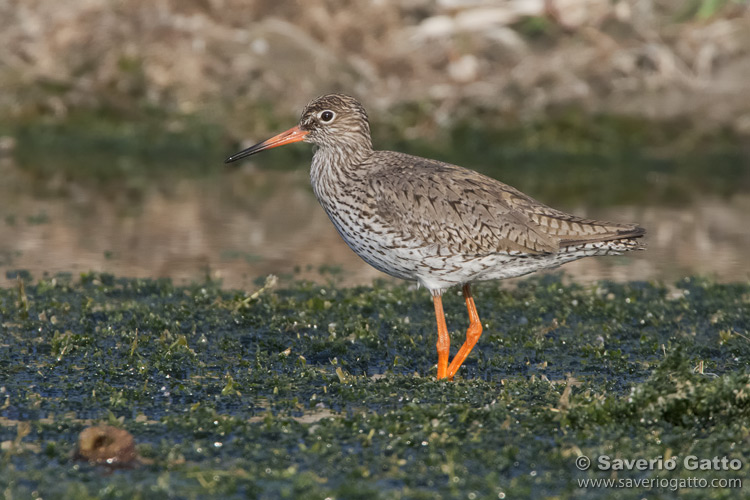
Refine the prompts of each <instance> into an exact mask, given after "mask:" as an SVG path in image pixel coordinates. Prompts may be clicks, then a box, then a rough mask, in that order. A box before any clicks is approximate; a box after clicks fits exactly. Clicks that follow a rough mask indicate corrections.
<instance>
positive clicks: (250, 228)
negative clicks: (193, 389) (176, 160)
mask: <svg viewBox="0 0 750 500" xmlns="http://www.w3.org/2000/svg"><path fill="white" fill-rule="evenodd" d="M0 175H1V176H2V178H3V179H4V180H3V182H2V184H1V185H0V271H2V276H0V282H1V284H2V285H3V286H9V285H11V284H12V281H11V280H9V279H8V278H7V277H6V276H5V272H6V271H8V270H10V269H27V270H29V271H31V273H32V275H33V276H34V277H35V278H39V277H41V276H42V275H43V273H44V272H47V273H49V274H55V273H57V272H70V273H73V274H74V276H75V275H76V274H78V273H80V272H85V271H89V270H94V271H105V272H109V273H113V274H116V275H118V276H131V277H170V278H172V279H173V280H174V281H175V282H176V283H184V282H190V281H202V280H205V279H206V277H209V276H210V277H211V278H212V279H220V280H222V281H223V284H224V286H226V287H229V288H245V289H248V288H254V287H255V285H254V284H253V281H254V280H255V279H256V278H258V277H262V276H265V275H267V274H269V273H274V274H277V275H280V276H281V278H282V280H284V279H287V280H288V279H299V278H305V279H313V280H318V281H325V280H328V279H331V278H332V277H333V278H335V279H337V280H339V282H341V283H342V284H345V285H354V284H366V283H370V282H371V281H372V280H373V279H374V278H379V277H383V276H384V275H382V274H381V273H379V272H378V271H376V270H374V269H372V268H371V267H369V266H368V265H367V264H365V263H364V262H362V261H361V260H360V259H359V258H358V257H357V256H356V255H354V254H353V253H352V252H351V251H350V250H349V249H348V248H347V247H346V245H345V244H344V243H343V242H342V241H341V239H340V238H339V236H338V234H337V233H336V231H335V230H334V228H333V226H332V225H331V223H330V222H329V221H328V219H327V217H326V215H325V214H324V212H323V210H322V209H321V208H320V207H319V206H318V204H317V201H316V200H315V198H314V196H313V195H312V191H311V189H310V187H309V181H308V178H307V172H306V171H303V170H297V171H285V172H275V171H266V170H257V169H253V168H252V167H248V166H246V167H244V168H243V169H240V170H224V171H222V170H218V169H217V171H216V173H215V174H214V175H208V176H205V177H201V178H187V179H180V180H177V181H175V182H155V183H154V185H153V186H148V187H146V188H142V189H140V190H138V191H137V194H136V195H133V193H132V192H131V191H130V190H129V189H126V188H119V187H115V188H109V189H107V190H106V191H104V192H102V191H101V190H100V189H99V188H97V187H90V186H89V187H87V186H85V185H79V184H76V183H72V182H69V181H65V180H63V179H56V178H54V176H53V177H52V178H49V179H35V178H33V177H32V176H31V175H30V174H29V173H28V172H26V171H24V170H22V169H20V168H19V167H17V166H16V165H15V164H14V163H12V162H11V161H10V160H9V159H6V160H4V161H3V162H2V163H0ZM561 208H567V209H570V210H572V211H574V212H575V213H577V214H579V215H583V216H590V217H596V218H601V219H609V220H620V221H626V222H638V223H640V224H642V225H643V226H645V227H646V228H647V229H648V231H649V234H648V239H647V244H648V249H647V250H646V251H645V252H637V253H634V254H631V255H628V256H625V257H618V258H606V257H603V258H594V259H586V260H584V261H578V262H574V263H571V264H568V265H566V266H564V270H565V271H566V272H567V273H568V274H569V275H571V276H572V277H573V278H574V279H576V280H579V281H584V282H587V281H594V280H597V279H603V278H606V279H613V280H633V279H658V280H665V281H673V280H675V279H678V278H679V277H682V276H684V275H687V274H696V273H697V274H703V275H709V276H713V277H715V278H716V279H718V280H721V281H735V280H745V279H748V278H749V277H750V274H749V272H748V270H749V269H750V253H749V252H747V251H746V249H747V248H749V247H750V224H748V223H747V214H748V213H750V195H748V194H744V195H735V196H733V197H732V198H731V199H727V200H723V199H716V198H711V199H702V200H698V201H696V202H695V203H693V204H692V205H689V206H683V207H678V208H673V207H672V208H670V207H660V206H625V207H609V208H597V209H595V210H590V209H589V210H587V209H586V208H585V207H561ZM321 269H322V270H324V271H326V270H327V271H329V272H324V273H323V274H321ZM332 270H333V271H334V274H330V271H332ZM337 270H338V272H336V271H337Z"/></svg>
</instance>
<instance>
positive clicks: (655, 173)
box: [0, 0, 750, 278]
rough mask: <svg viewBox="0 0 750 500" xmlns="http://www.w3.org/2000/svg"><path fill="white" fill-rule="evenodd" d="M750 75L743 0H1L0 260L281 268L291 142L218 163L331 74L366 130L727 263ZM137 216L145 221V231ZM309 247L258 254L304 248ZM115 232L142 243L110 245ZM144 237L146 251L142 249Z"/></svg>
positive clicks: (321, 89)
mask: <svg viewBox="0 0 750 500" xmlns="http://www.w3.org/2000/svg"><path fill="white" fill-rule="evenodd" d="M748 82H750V7H749V6H748V3H747V2H746V1H742V0H688V1H682V0H617V1H613V0H506V1H501V2H497V1H488V0H441V1H437V2H432V1H425V0H406V1H398V2H397V1H393V0H377V1H370V2H346V1H344V2H342V1H334V0H315V1H305V2H303V1H296V2H277V1H275V0H258V1H241V0H159V1H143V0H123V1H118V2H111V1H109V0H76V1H69V2H64V3H61V2H54V1H51V0H25V1H24V2H3V3H0V136H1V137H0V159H1V160H2V162H1V163H0V173H3V174H5V178H6V182H5V183H4V184H5V187H4V188H3V190H4V193H2V195H3V196H0V198H2V199H3V200H4V202H2V204H0V210H2V212H3V218H4V219H5V226H4V227H2V224H1V223H0V237H2V238H3V239H4V241H5V242H6V243H4V246H0V267H6V268H7V267H13V266H17V265H22V266H30V267H32V268H35V267H42V268H44V267H45V266H46V267H48V268H49V267H51V268H54V269H62V268H65V267H66V264H67V267H73V268H77V266H80V267H81V268H82V269H83V270H88V267H93V268H96V269H102V270H110V269H108V268H110V267H112V266H114V270H116V271H122V272H125V273H126V274H129V275H132V274H135V275H144V274H146V275H148V274H160V275H163V274H165V273H166V274H171V272H170V269H171V265H168V264H167V261H175V260H179V259H178V257H179V256H184V255H192V256H193V257H190V258H189V259H188V260H190V262H191V264H189V265H188V266H189V267H190V268H191V269H193V271H191V272H190V273H188V275H189V276H190V277H193V278H194V277H196V276H198V275H200V273H198V274H196V271H195V270H194V268H195V267H196V266H203V267H205V269H206V272H207V273H208V274H209V275H210V274H212V273H213V272H215V271H216V269H217V265H218V266H219V267H221V266H220V265H219V264H217V263H216V261H217V260H218V261H226V260H237V259H238V258H240V257H241V258H240V260H243V261H245V262H244V264H245V265H247V264H248V263H250V264H252V265H255V264H257V265H259V266H260V267H258V268H257V269H256V271H257V272H261V271H262V270H266V269H272V270H278V269H277V268H276V267H275V265H274V264H272V263H269V261H268V259H269V254H266V253H264V252H265V251H264V250H262V248H271V247H273V248H274V249H275V250H273V252H271V253H272V254H273V255H278V254H279V252H280V250H279V249H280V248H281V249H290V248H292V247H294V246H299V245H300V244H302V245H303V246H306V247H309V246H310V245H311V244H313V243H316V244H319V245H321V246H322V247H323V248H326V249H327V248H329V244H328V243H322V242H317V241H316V242H310V241H309V239H302V240H295V239H284V236H283V234H289V233H294V232H295V231H297V232H299V231H301V230H302V229H301V228H300V227H299V226H298V225H295V223H296V224H302V225H303V226H304V227H311V226H312V227H316V228H317V227H318V226H317V225H316V224H317V222H316V223H311V221H310V220H309V219H308V218H306V217H307V215H306V213H307V212H309V210H307V209H308V208H311V207H312V206H313V205H314V200H312V198H311V195H310V193H309V188H307V187H306V185H305V182H304V174H303V175H298V174H299V173H300V172H304V169H305V168H306V166H307V164H308V161H309V157H310V151H309V148H305V147H304V146H300V147H293V148H285V150H280V151H274V152H273V153H269V154H268V155H265V156H264V157H263V158H262V160H261V159H254V160H253V163H251V164H246V167H245V168H244V169H243V170H241V171H239V172H238V171H227V170H222V168H221V166H220V164H221V160H222V159H223V158H224V157H226V156H227V155H228V154H230V153H232V152H234V151H235V150H236V149H237V148H238V147H241V146H244V145H247V144H249V143H252V142H255V141H257V140H261V139H264V138H266V136H267V135H268V134H271V133H276V132H278V131H280V130H284V129H286V128H288V127H289V126H291V125H292V124H293V123H294V122H295V121H296V119H297V117H298V115H299V112H300V111H301V109H302V107H303V106H304V105H305V104H306V103H307V102H308V101H309V100H310V99H312V98H314V97H316V96H317V95H320V94H323V93H327V92H331V91H342V92H346V93H349V94H352V95H355V96H357V97H358V98H360V100H362V101H363V103H364V104H365V106H366V108H367V109H368V111H369V112H370V115H371V120H372V122H373V133H374V136H375V142H376V146H378V147H381V148H384V149H398V150H402V151H406V152H410V153H415V154H422V155H425V156H432V157H436V158H439V159H442V160H446V161H451V162H454V163H459V164H461V165H465V166H467V167H471V168H476V169H478V170H481V171H483V172H485V173H488V174H489V175H492V176H494V177H497V178H499V179H501V180H503V181H505V182H507V183H509V184H512V185H515V186H516V187H518V188H520V189H522V190H525V191H528V192H529V193H530V194H532V195H533V196H535V197H538V198H540V199H542V200H543V201H544V202H546V203H549V204H557V205H560V206H562V208H567V209H571V210H577V212H579V213H586V212H588V213H589V214H590V215H595V216H608V217H610V218H619V219H622V218H634V217H635V218H637V219H639V220H640V221H641V222H642V223H644V224H646V225H647V226H649V229H650V233H651V235H652V236H653V235H658V234H662V235H664V234H668V236H662V239H661V240H658V241H652V242H651V248H652V249H655V250H656V252H655V253H656V254H658V253H659V251H660V250H659V249H663V250H664V254H665V256H666V255H669V254H670V253H672V254H673V253H674V249H675V247H677V246H678V245H679V246H681V247H683V246H684V247H685V248H690V247H692V248H699V250H695V251H691V254H692V253H694V254H695V255H693V256H692V257H690V258H687V257H686V258H685V260H686V261H687V260H691V261H695V260H696V259H700V258H704V257H705V256H706V255H708V256H709V258H711V256H713V257H716V256H717V255H725V254H726V255H725V258H723V260H722V259H719V260H721V261H722V262H727V261H729V262H732V264H731V266H729V267H728V269H732V270H731V271H727V270H726V269H725V270H719V271H717V270H716V269H714V268H712V267H710V266H709V267H701V266H697V267H695V266H693V269H696V270H697V271H698V272H708V273H715V272H718V273H719V275H723V273H729V274H730V275H733V274H734V272H735V271H734V269H735V268H736V266H737V265H738V264H743V265H744V264H745V263H746V261H745V260H743V259H744V257H742V256H741V255H744V252H741V251H740V249H741V248H742V247H743V246H744V247H745V248H746V247H747V245H748V244H750V231H747V230H743V229H741V228H738V224H739V225H742V222H738V221H741V220H742V217H743V215H742V214H744V213H746V212H745V211H746V210H747V209H748V206H750V203H749V202H748V201H747V200H748V197H747V196H746V195H747V193H748V192H750V167H749V166H748V165H749V163H748V154H749V153H750V149H749V148H748V144H750V142H749V141H748V139H749V138H750V99H748V98H747V93H748ZM256 167H261V168H260V170H258V168H256ZM295 172H296V173H295ZM300 193H303V194H300ZM190 200H192V202H191V201H190ZM227 200H229V201H227ZM290 200H298V202H299V205H300V206H297V208H293V207H294V206H296V205H295V202H293V201H290ZM302 200H304V201H302ZM274 201H275V202H277V203H278V205H274ZM154 204H155V205H154ZM212 206H213V207H218V208H214V210H213V212H211V213H210V214H206V210H209V209H210V207H212ZM206 207H209V208H206ZM264 207H265V208H264ZM268 207H275V208H274V209H271V208H268ZM612 207H618V208H617V210H615V209H614V208H612ZM623 207H624V208H623ZM644 207H645V208H644ZM293 210H301V211H302V212H303V214H304V215H300V213H297V214H294V213H292V212H293ZM644 210H646V211H644ZM648 210H651V211H648ZM665 210H666V211H665ZM269 212H270V213H269ZM280 212H285V213H286V212H288V213H287V214H286V215H285V217H286V218H284V219H283V220H281V219H278V218H276V219H274V218H273V217H278V216H279V215H278V214H279V213H280ZM241 213H247V214H249V215H247V216H241V215H240V214H241ZM94 214H100V217H99V218H98V219H96V220H92V217H94V216H95V215H94ZM101 214H110V215H109V216H108V217H109V218H107V219H106V222H105V221H104V219H103V218H104V217H105V216H104V215H101ZM243 217H245V218H243ZM248 217H249V219H248ZM269 217H270V219H269ZM146 218H147V219H148V220H146ZM300 218H301V222H296V221H299V219H300ZM154 219H159V220H162V219H163V220H164V222H163V223H159V224H156V223H154V224H153V225H154V228H153V230H152V231H146V232H143V230H144V227H146V226H147V225H148V224H147V222H148V221H151V220H154ZM227 219H232V220H233V221H234V222H232V223H228V222H226V221H227ZM176 220H184V226H182V229H181V230H180V231H182V232H180V233H179V234H178V235H177V236H169V235H172V234H173V233H174V231H178V229H177V228H179V227H180V226H179V224H178V225H177V226H176V224H175V221H176ZM71 221H78V222H71ZM201 221H202V222H201ZM666 223H669V224H670V227H667V228H662V226H664V225H665V224H666ZM66 224H67V225H68V229H67V230H64V229H62V227H63V226H65V225H66ZM217 224H218V225H219V226H222V224H223V226H222V227H223V228H224V229H225V230H226V231H230V232H232V233H233V235H232V238H234V239H232V242H231V243H227V244H219V245H218V248H215V246H216V245H214V244H213V243H206V242H209V241H212V240H214V241H215V240H216V239H220V240H221V239H226V237H224V236H222V235H220V234H216V232H215V231H214V232H211V233H210V234H209V232H210V231H209V229H207V228H206V227H211V228H212V230H213V228H214V227H216V226H217ZM686 224H691V226H690V228H689V229H685V228H686V227H687V226H686ZM45 225H50V226H51V227H39V226H45ZM279 225H281V227H284V228H286V230H285V231H283V234H279V235H278V238H277V237H275V236H273V235H272V233H273V231H274V229H269V227H275V226H279ZM52 227H54V228H56V231H52ZM92 227H94V228H102V229H101V230H100V231H94V232H98V238H94V236H92V235H91V232H92V229H91V228H92ZM110 227H115V228H116V229H111V230H109V229H106V228H110ZM248 227H251V228H254V229H248ZM322 227H323V226H321V228H322ZM326 227H327V226H326ZM108 231H111V234H107V232H108ZM665 231H666V232H665ZM178 232H179V231H178ZM53 233H54V234H53ZM235 233H236V234H239V233H242V234H245V235H246V236H245V237H244V239H243V238H240V237H239V236H236V235H235ZM316 234H319V233H316ZM326 234H328V233H326ZM123 235H124V236H123ZM247 235H251V236H247ZM252 235H254V236H252ZM117 237H122V238H123V240H124V241H122V242H120V243H117V242H116V241H113V240H115V239H117ZM330 237H331V241H337V240H336V237H335V234H334V233H333V232H331V233H330ZM95 239H96V241H97V242H96V243H93V241H94V240H95ZM83 240H87V241H89V243H88V244H87V245H84V246H83V247H80V246H78V247H75V248H71V249H70V251H69V253H68V254H66V256H58V257H55V258H46V257H42V256H41V252H42V251H43V250H45V249H46V251H49V250H48V249H49V248H50V247H52V248H68V247H70V243H69V242H77V243H80V242H81V241H83ZM186 241H192V242H193V243H186ZM696 241H698V242H699V243H700V244H697V245H696V243H695V242H696ZM719 241H721V242H724V243H727V244H728V245H730V246H731V248H732V249H731V250H727V249H725V248H724V247H722V248H721V249H717V248H716V243H715V242H719ZM144 242H154V243H152V244H146V243H144ZM336 244H338V243H336ZM138 245H141V246H140V247H139V246H138ZM191 245H193V246H191ZM264 245H265V246H264ZM139 248H140V249H141V250H140V253H139V250H138V249H139ZM165 248H167V249H168V251H167V250H164V249H165ZM35 252H38V253H39V254H37V253H35ZM155 252H156V254H155ZM326 252H327V250H326V251H322V253H321V256H320V257H319V258H312V260H306V259H309V258H310V257H309V255H308V254H306V255H305V256H300V255H297V254H295V255H292V254H289V255H287V257H286V258H285V259H283V262H278V263H277V264H278V265H279V268H288V267H289V266H290V263H291V262H297V263H299V264H300V265H301V266H302V267H303V268H304V267H305V266H318V265H320V264H321V263H324V262H327V260H326V257H325V256H327V255H328V254H327V253H326ZM711 252H713V253H711ZM133 253H135V254H137V255H143V256H142V257H138V258H136V259H135V260H136V262H134V263H132V265H128V266H124V264H123V266H124V267H118V262H121V260H118V259H121V258H124V256H125V255H132V254H133ZM281 253H284V252H283V251H281ZM84 254H85V255H86V257H85V258H84V257H81V255H84ZM154 255H160V256H161V257H160V259H161V260H159V262H161V264H159V265H157V264H153V263H144V261H149V259H152V258H154ZM31 256H34V257H31ZM222 256H223V257H222ZM238 256H239V257H238ZM179 258H182V257H179ZM191 259H192V260H191ZM344 259H346V257H344ZM678 260H679V259H678ZM712 260H716V259H715V258H713V259H712ZM193 261H195V262H199V263H201V264H200V265H199V264H196V263H195V262H193ZM644 265H645V264H644ZM666 265H667V264H665V263H663V264H655V265H653V266H650V268H651V271H650V272H645V271H644V272H643V273H640V274H639V273H637V274H638V275H639V276H653V275H654V273H653V271H654V269H656V268H659V267H661V268H663V267H664V266H666ZM678 267H679V269H686V268H690V267H691V266H690V265H687V266H678ZM256 271H251V272H250V273H251V274H252V273H253V272H256ZM178 274H179V273H178ZM219 274H221V273H219ZM224 274H226V273H224ZM657 275H658V274H657ZM367 276H368V278H369V277H371V276H370V275H367Z"/></svg>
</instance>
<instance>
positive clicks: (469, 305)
mask: <svg viewBox="0 0 750 500" xmlns="http://www.w3.org/2000/svg"><path fill="white" fill-rule="evenodd" d="M464 298H465V299H466V309H467V310H468V311H469V328H468V330H466V341H465V342H464V345H462V346H461V349H459V350H458V352H457V353H456V355H455V356H454V357H453V361H451V364H450V366H449V367H448V379H449V380H453V376H454V375H455V374H456V372H457V371H458V369H459V368H460V367H461V365H462V364H463V362H464V360H465V359H466V356H468V355H469V353H470V352H471V350H472V349H473V348H474V346H475V345H476V343H477V340H479V337H480V336H481V335H482V322H481V321H479V314H477V307H476V306H475V305H474V298H473V297H472V296H471V288H469V284H468V283H467V284H466V285H464ZM438 366H440V365H438ZM438 378H440V371H439V370H438Z"/></svg>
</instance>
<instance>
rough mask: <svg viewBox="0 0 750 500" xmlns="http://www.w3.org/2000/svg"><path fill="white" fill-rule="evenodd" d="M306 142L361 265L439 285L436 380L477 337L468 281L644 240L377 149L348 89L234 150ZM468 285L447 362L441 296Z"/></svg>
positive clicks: (450, 169)
mask: <svg viewBox="0 0 750 500" xmlns="http://www.w3.org/2000/svg"><path fill="white" fill-rule="evenodd" d="M299 141H304V142H309V143H312V144H314V145H315V146H317V149H316V150H315V153H314V155H313V160H312V167H311V169H310V180H311V182H312V187H313V191H314V192H315V196H316V197H317V198H318V201H319V202H320V204H321V205H322V206H323V209H324V210H325V211H326V213H327V214H328V217H329V218H330V219H331V222H333V224H334V226H336V229H337V230H338V232H339V234H340V235H341V237H342V238H343V239H344V241H345V242H346V244H347V245H349V247H350V248H351V249H352V250H354V252H355V253H356V254H357V255H359V256H360V257H361V258H362V259H364V261H365V262H367V263H368V264H370V265H371V266H373V267H375V268H376V269H378V270H380V271H383V272H384V273H386V274H390V275H391V276H395V277H397V278H401V279H405V280H410V281H416V282H417V283H419V284H420V285H422V286H424V287H425V288H427V289H428V290H429V291H430V293H431V294H432V300H433V302H434V306H435V316H436V318H437V330H438V340H437V352H438V363H437V378H438V379H442V378H446V377H447V378H448V379H452V378H453V376H454V375H455V374H456V372H457V371H458V369H459V367H460V366H461V364H462V363H463V362H464V360H465V359H466V357H467V356H468V355H469V353H470V352H471V350H472V349H473V348H474V345H475V344H476V343H477V340H479V337H480V335H481V334H482V323H481V322H480V320H479V315H478V314H477V309H476V306H475V305H474V299H473V298H472V296H471V288H470V286H471V283H472V282H475V281H484V280H492V279H502V278H512V277H515V276H522V275H524V274H528V273H532V272H534V271H538V270H540V269H547V268H551V267H555V266H559V265H560V264H563V263H565V262H570V261H572V260H576V259H580V258H582V257H589V256H593V255H617V254H620V253H622V252H625V251H628V250H633V249H636V248H639V247H640V245H639V243H638V241H637V239H638V238H640V237H641V236H643V235H644V234H645V231H644V229H643V228H641V227H639V226H637V225H635V224H618V223H612V222H602V221H597V220H590V219H583V218H580V217H576V216H575V215H571V214H567V213H565V212H561V211H559V210H555V209H554V208H550V207H548V206H546V205H544V204H542V203H540V202H538V201H536V200H534V199H533V198H531V197H530V196H527V195H525V194H523V193H522V192H520V191H518V190H517V189H515V188H513V187H511V186H508V185H506V184H503V183H502V182H500V181H497V180H495V179H492V178H490V177H487V176H484V175H482V174H479V173H477V172H474V171H472V170H468V169H465V168H462V167H458V166H456V165H450V164H448V163H444V162H441V161H437V160H429V159H426V158H420V157H418V156H411V155H407V154H404V153H396V152H393V151H377V150H374V149H373V148H372V141H371V139H370V124H369V121H368V119H367V113H366V111H365V109H364V108H363V107H362V105H361V104H360V103H359V102H358V101H357V100H356V99H354V98H353V97H349V96H346V95H342V94H328V95H324V96H322V97H319V98H317V99H315V100H314V101H312V102H311V103H310V104H308V105H307V107H305V109H304V111H303V112H302V117H301V118H300V121H299V124H298V125H297V126H295V127H292V128H291V129H289V130H287V131H286V132H282V133H281V134H279V135H276V136H274V137H272V138H270V139H268V140H266V141H263V142H261V143H259V144H256V145H255V146H251V147H249V148H247V149H245V150H244V151H241V152H239V153H237V154H235V155H233V156H230V157H229V158H227V160H226V163H229V162H233V161H237V160H239V159H241V158H245V157H247V156H250V155H252V154H255V153H258V152H260V151H263V150H266V149H271V148H275V147H278V146H282V145H284V144H290V143H293V142H299ZM457 285H460V286H462V287H463V294H464V298H465V300H466V308H467V310H468V312H469V328H468V330H467V331H466V341H465V342H464V344H463V345H462V346H461V348H460V349H459V350H458V352H457V353H456V355H455V356H454V357H453V360H452V361H451V362H450V363H449V362H448V358H449V350H450V337H449V335H448V329H447V327H446V324H445V315H444V314H443V303H442V295H443V292H445V290H447V289H448V288H450V287H452V286H457Z"/></svg>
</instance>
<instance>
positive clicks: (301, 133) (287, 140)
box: [224, 125, 308, 163]
mask: <svg viewBox="0 0 750 500" xmlns="http://www.w3.org/2000/svg"><path fill="white" fill-rule="evenodd" d="M307 134H308V132H307V130H302V129H301V128H299V125H298V126H296V127H292V128H290V129H289V130H287V131H286V132H282V133H280V134H279V135H275V136H273V137H271V138H270V139H267V140H265V141H263V142H260V143H258V144H256V145H255V146H250V147H249V148H247V149H245V150H242V151H240V152H239V153H237V154H234V155H232V156H230V157H229V158H227V159H226V160H224V163H232V162H233V161H237V160H241V159H242V158H246V157H248V156H250V155H254V154H255V153H259V152H261V151H263V150H264V149H271V148H277V147H279V146H283V145H284V144H291V143H293V142H299V141H301V140H303V139H304V138H305V136H306V135H307Z"/></svg>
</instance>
